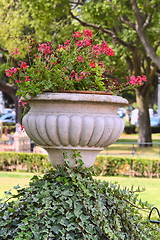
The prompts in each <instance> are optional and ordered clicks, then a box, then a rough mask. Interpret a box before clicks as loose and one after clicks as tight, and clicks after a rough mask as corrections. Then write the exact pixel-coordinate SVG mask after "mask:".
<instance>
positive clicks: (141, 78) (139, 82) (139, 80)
mask: <svg viewBox="0 0 160 240" xmlns="http://www.w3.org/2000/svg"><path fill="white" fill-rule="evenodd" d="M129 79H130V80H129V83H130V84H131V85H140V86H141V85H143V83H144V82H146V81H147V79H146V76H145V75H142V76H137V77H135V76H130V78H129Z"/></svg>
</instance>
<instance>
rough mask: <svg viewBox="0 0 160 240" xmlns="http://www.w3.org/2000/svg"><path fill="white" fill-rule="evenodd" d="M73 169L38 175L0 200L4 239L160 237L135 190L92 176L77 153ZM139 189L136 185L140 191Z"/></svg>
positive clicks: (0, 227)
mask: <svg viewBox="0 0 160 240" xmlns="http://www.w3.org/2000/svg"><path fill="white" fill-rule="evenodd" d="M75 157H76V158H77V165H76V167H75V168H74V169H71V168H70V167H69V162H68V161H67V160H66V165H65V166H64V168H62V167H58V169H57V170H50V171H49V172H47V173H46V174H45V175H44V176H43V177H38V176H34V177H33V178H32V179H31V181H30V183H29V187H26V188H22V189H19V186H16V187H15V188H18V189H17V194H16V195H12V194H11V192H10V191H9V192H7V194H8V195H9V198H8V199H7V200H5V202H4V200H3V201H2V202H1V204H0V239H1V240H11V239H12V240H22V239H23V240H30V239H34V240H46V239H49V240H58V239H59V240H72V239H73V240H76V239H79V240H80V239H81V240H82V239H85V240H103V239H106V240H130V239H137V240H149V239H150V240H152V239H154V240H156V239H157V240H158V239H159V237H160V233H159V232H158V230H156V227H154V229H153V228H152V226H151V225H150V224H149V221H147V220H143V218H142V216H141V214H140V213H139V209H142V210H146V211H147V210H149V206H148V204H147V203H143V202H142V201H141V200H138V199H137V193H136V191H135V190H133V189H130V190H129V189H126V188H125V189H121V188H120V186H119V185H115V184H112V183H108V182H100V181H97V180H95V179H93V178H92V172H91V171H90V170H89V169H87V168H85V167H84V165H83V163H82V160H81V159H79V157H78V155H75ZM139 191H140V190H139V189H137V192H139Z"/></svg>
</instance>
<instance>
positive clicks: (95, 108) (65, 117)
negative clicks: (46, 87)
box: [22, 93, 128, 167]
mask: <svg viewBox="0 0 160 240" xmlns="http://www.w3.org/2000/svg"><path fill="white" fill-rule="evenodd" d="M27 102H28V103H29V105H30V111H29V112H28V113H27V114H26V115H25V116H24V118H23V122H22V123H23V125H24V128H25V130H26V132H27V134H28V136H29V137H30V138H31V139H32V140H33V141H34V142H35V143H36V144H38V145H40V146H42V147H43V148H44V149H45V150H46V151H47V152H48V154H49V158H50V161H51V163H52V165H53V166H54V167H55V166H56V165H64V152H66V153H67V154H68V156H70V158H69V159H70V166H71V167H74V159H73V158H72V157H71V155H72V152H73V150H74V149H76V150H77V151H78V152H80V153H81V156H82V160H83V162H84V164H85V166H86V167H90V166H92V165H93V164H94V161H95V158H96V155H97V154H98V153H99V152H100V151H102V150H103V149H104V148H105V147H107V146H109V145H110V144H112V143H114V142H115V141H116V140H117V139H118V138H119V136H120V135H121V133H122V131H123V129H124V122H123V120H122V119H121V118H120V117H119V116H118V114H117V110H118V108H119V107H122V106H124V105H126V104H128V102H127V100H126V99H124V98H122V97H119V96H113V95H101V94H80V93H43V94H39V95H38V96H37V97H35V98H32V99H28V100H27Z"/></svg>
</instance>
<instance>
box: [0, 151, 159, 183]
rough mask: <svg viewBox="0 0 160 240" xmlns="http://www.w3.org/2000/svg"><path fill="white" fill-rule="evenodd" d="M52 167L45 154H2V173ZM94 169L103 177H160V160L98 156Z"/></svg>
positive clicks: (39, 170) (42, 170) (43, 170)
mask: <svg viewBox="0 0 160 240" xmlns="http://www.w3.org/2000/svg"><path fill="white" fill-rule="evenodd" d="M51 167H52V166H51V163H50V161H49V160H48V156H47V155H44V154H37V153H17V152H1V153H0V171H20V170H24V171H27V172H45V170H46V169H50V168H51ZM93 169H94V172H95V174H97V175H101V176H118V175H130V176H138V177H139V176H141V177H150V178H151V177H160V160H151V159H138V158H129V157H119V156H109V155H98V156H97V158H96V161H95V164H94V167H93Z"/></svg>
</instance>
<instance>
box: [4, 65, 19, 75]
mask: <svg viewBox="0 0 160 240" xmlns="http://www.w3.org/2000/svg"><path fill="white" fill-rule="evenodd" d="M17 72H18V70H17V68H15V67H11V68H10V69H7V70H6V76H7V77H11V76H13V75H14V74H15V73H17Z"/></svg>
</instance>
